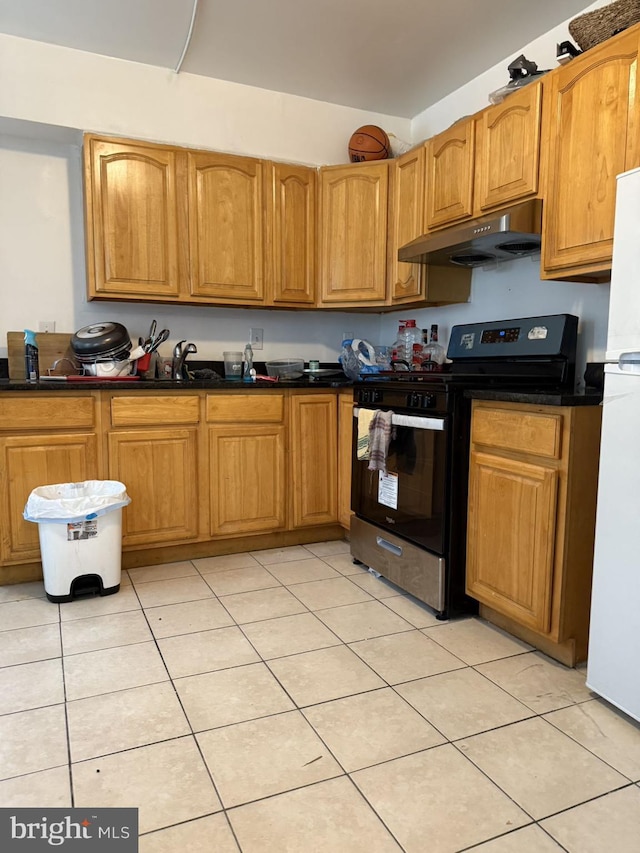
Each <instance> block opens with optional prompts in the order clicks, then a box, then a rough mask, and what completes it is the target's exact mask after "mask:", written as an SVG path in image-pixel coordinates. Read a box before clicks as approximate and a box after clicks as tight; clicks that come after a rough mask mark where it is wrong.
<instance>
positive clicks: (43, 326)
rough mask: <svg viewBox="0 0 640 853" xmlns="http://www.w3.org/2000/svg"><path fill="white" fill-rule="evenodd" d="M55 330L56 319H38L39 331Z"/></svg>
mask: <svg viewBox="0 0 640 853" xmlns="http://www.w3.org/2000/svg"><path fill="white" fill-rule="evenodd" d="M55 330H56V321H55V320H40V325H39V326H38V331H39V332H55Z"/></svg>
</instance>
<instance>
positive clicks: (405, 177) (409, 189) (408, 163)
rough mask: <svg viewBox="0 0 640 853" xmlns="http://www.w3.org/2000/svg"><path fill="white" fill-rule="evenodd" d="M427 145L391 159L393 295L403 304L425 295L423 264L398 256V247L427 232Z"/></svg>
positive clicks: (390, 273) (390, 275)
mask: <svg viewBox="0 0 640 853" xmlns="http://www.w3.org/2000/svg"><path fill="white" fill-rule="evenodd" d="M424 168H425V150H424V146H421V147H419V148H414V149H413V150H412V151H408V152H407V153H406V154H403V155H402V156H401V157H397V158H396V159H395V160H392V161H391V165H390V168H389V177H390V188H389V189H390V193H389V260H388V265H387V274H388V281H389V284H388V290H389V298H390V300H391V301H392V302H394V303H396V304H398V305H401V304H402V303H404V302H413V301H415V300H416V299H419V298H420V297H421V296H422V292H423V278H424V273H425V272H426V269H427V268H426V267H425V266H424V265H423V264H405V263H402V262H401V261H399V260H398V249H399V248H400V246H404V244H405V243H410V242H411V240H415V239H417V238H418V237H420V236H421V234H423V233H424Z"/></svg>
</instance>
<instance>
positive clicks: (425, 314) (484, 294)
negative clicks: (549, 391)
mask: <svg viewBox="0 0 640 853" xmlns="http://www.w3.org/2000/svg"><path fill="white" fill-rule="evenodd" d="M538 314H575V315H576V316H577V317H579V318H580V324H579V326H578V352H577V356H576V361H577V365H576V378H578V379H580V380H581V379H582V375H583V373H584V369H585V364H586V362H587V361H602V360H603V359H604V353H605V344H606V335H607V319H608V316H609V285H608V284H578V283H574V282H561V281H540V277H539V273H538V258H535V262H534V261H533V260H529V259H526V258H523V259H521V260H517V261H509V262H507V263H505V264H501V265H500V266H499V267H497V268H496V269H495V270H482V269H476V270H474V271H473V278H472V280H471V301H470V302H469V303H466V304H464V305H447V306H442V307H440V308H426V309H422V310H420V311H405V312H404V313H403V312H400V313H399V314H396V313H394V314H391V315H387V316H385V317H383V318H382V329H381V333H380V337H381V338H382V339H383V342H384V343H391V342H392V341H394V340H395V338H396V337H397V330H398V320H397V318H398V317H402V318H403V319H404V318H405V315H406V317H408V318H409V317H410V318H415V319H416V321H417V325H418V326H419V327H420V328H422V329H427V328H429V327H430V326H431V325H432V324H433V323H437V324H438V338H439V342H440V343H441V344H442V345H443V346H444V347H445V348H446V346H447V344H448V342H449V334H450V332H451V327H452V326H454V325H456V324H458V323H476V322H482V321H484V320H510V319H515V318H517V317H533V316H537V315H538Z"/></svg>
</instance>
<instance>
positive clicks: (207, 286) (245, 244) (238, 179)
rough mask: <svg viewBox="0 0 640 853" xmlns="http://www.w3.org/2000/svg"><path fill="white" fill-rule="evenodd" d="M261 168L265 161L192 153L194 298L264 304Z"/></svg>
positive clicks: (189, 174) (191, 257) (191, 244)
mask: <svg viewBox="0 0 640 853" xmlns="http://www.w3.org/2000/svg"><path fill="white" fill-rule="evenodd" d="M262 166H263V163H262V161H261V160H255V159H252V158H250V157H234V156H233V155H230V154H229V155H227V154H215V153H210V154H209V153H206V154H205V153H197V154H193V153H190V154H189V155H188V165H187V171H188V180H189V246H190V264H191V266H190V278H191V294H192V295H193V296H206V297H209V299H215V300H216V301H222V302H229V303H242V302H249V303H251V302H260V301H262V299H263V297H264V270H263V231H262V215H263V206H262V182H263V174H262Z"/></svg>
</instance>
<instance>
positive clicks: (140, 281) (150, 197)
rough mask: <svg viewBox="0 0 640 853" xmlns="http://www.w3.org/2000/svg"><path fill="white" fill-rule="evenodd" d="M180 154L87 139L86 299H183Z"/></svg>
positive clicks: (166, 149)
mask: <svg viewBox="0 0 640 853" xmlns="http://www.w3.org/2000/svg"><path fill="white" fill-rule="evenodd" d="M178 156H179V154H178V152H177V151H176V150H175V149H172V148H169V147H167V146H160V145H150V144H149V145H147V144H142V143H140V144H133V143H131V142H129V141H125V140H122V141H117V140H114V141H108V140H106V141H105V140H102V139H98V138H95V137H92V136H87V137H85V147H84V168H85V210H86V223H85V224H86V245H87V282H88V294H89V298H95V297H109V296H111V297H118V298H121V299H125V298H127V297H135V298H137V299H139V298H145V297H146V298H152V299H155V300H171V301H175V300H176V299H177V298H178V295H179V293H180V271H179V263H178V257H179V245H180V239H179V225H178V208H179V205H178V190H177V158H178Z"/></svg>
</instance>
